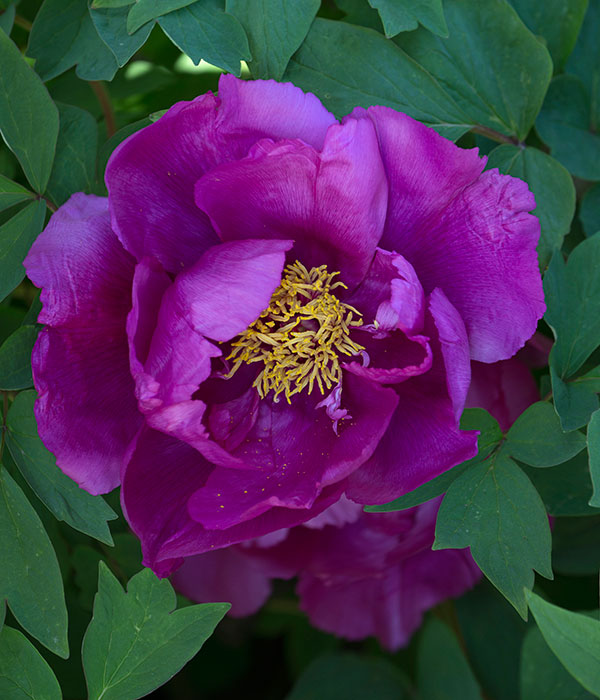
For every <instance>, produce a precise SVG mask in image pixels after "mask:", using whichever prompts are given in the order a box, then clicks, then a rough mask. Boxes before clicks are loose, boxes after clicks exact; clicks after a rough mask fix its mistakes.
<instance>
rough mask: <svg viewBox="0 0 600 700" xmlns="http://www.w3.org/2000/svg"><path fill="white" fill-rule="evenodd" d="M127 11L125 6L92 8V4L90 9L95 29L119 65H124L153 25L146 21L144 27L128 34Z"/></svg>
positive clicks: (148, 34)
mask: <svg viewBox="0 0 600 700" xmlns="http://www.w3.org/2000/svg"><path fill="white" fill-rule="evenodd" d="M128 13H129V9H128V8H127V7H117V8H114V9H113V8H101V9H94V6H93V5H92V8H91V10H90V14H91V16H92V21H93V22H94V26H95V27H96V31H97V32H98V34H99V35H100V38H101V39H102V41H103V42H104V43H105V44H106V45H107V46H108V48H109V49H110V50H111V51H112V52H113V54H114V56H115V58H116V59H117V63H118V64H119V66H124V65H125V64H126V63H127V61H129V59H130V58H131V57H132V56H133V54H134V53H135V52H136V51H138V50H139V49H140V48H141V47H142V46H143V45H144V44H145V43H146V39H147V38H148V37H149V36H150V32H151V31H152V27H153V26H154V23H153V22H148V24H146V26H145V27H142V28H140V29H138V30H137V31H135V32H134V33H133V34H129V33H128V32H127V15H128Z"/></svg>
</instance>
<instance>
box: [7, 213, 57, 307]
mask: <svg viewBox="0 0 600 700" xmlns="http://www.w3.org/2000/svg"><path fill="white" fill-rule="evenodd" d="M45 216H46V204H45V202H43V201H41V200H40V201H37V202H32V203H31V204H28V205H27V206H26V207H25V208H24V209H21V211H20V212H19V213H18V214H15V215H14V216H13V217H12V219H9V220H8V221H7V222H6V223H5V224H2V226H0V301H1V300H2V299H4V297H5V296H6V295H7V294H9V293H10V292H12V290H13V289H14V288H15V287H16V286H17V285H18V284H19V282H21V280H22V279H23V277H25V268H24V267H23V260H24V259H25V256H26V255H27V252H28V250H29V248H31V245H32V244H33V242H34V241H35V239H36V238H37V237H38V235H39V233H40V231H41V230H42V228H43V227H44V219H45Z"/></svg>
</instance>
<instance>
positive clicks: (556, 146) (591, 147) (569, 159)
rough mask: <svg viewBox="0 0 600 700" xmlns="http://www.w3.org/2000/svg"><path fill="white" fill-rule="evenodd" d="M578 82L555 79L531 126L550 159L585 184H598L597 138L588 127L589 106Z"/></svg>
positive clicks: (599, 158) (599, 144)
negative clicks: (559, 163)
mask: <svg viewBox="0 0 600 700" xmlns="http://www.w3.org/2000/svg"><path fill="white" fill-rule="evenodd" d="M590 99H591V98H590V96H589V95H588V93H587V91H586V87H585V85H584V83H583V81H582V80H580V79H579V78H577V77H575V76H573V75H559V76H557V77H556V78H554V80H553V81H552V82H551V83H550V88H549V89H548V94H547V95H546V99H545V100H544V106H543V107H542V111H541V112H540V114H539V116H538V118H537V120H536V123H535V126H536V129H537V132H538V134H539V135H540V138H541V139H542V141H544V143H546V144H547V145H548V146H549V148H550V151H551V153H552V155H553V156H554V157H555V158H556V159H557V160H559V161H560V162H561V163H562V164H563V165H564V166H565V168H567V170H568V171H569V172H570V173H572V174H573V175H577V177H582V178H584V179H586V180H600V134H598V133H597V132H596V131H595V130H594V131H593V130H592V128H591V126H592V103H591V101H590Z"/></svg>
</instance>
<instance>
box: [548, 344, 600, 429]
mask: <svg viewBox="0 0 600 700" xmlns="http://www.w3.org/2000/svg"><path fill="white" fill-rule="evenodd" d="M550 362H552V353H550ZM550 377H551V379H552V393H553V396H554V406H555V408H556V412H557V413H558V415H559V416H560V424H561V426H562V429H563V430H576V429H577V428H581V427H583V426H584V425H587V424H588V422H589V420H590V418H591V417H592V413H593V412H594V411H595V410H596V409H597V408H598V397H597V396H596V394H595V393H594V389H593V387H592V385H590V384H586V383H584V382H579V381H578V379H579V378H578V379H575V380H573V381H568V382H563V380H562V379H561V378H560V377H559V376H558V374H557V372H556V370H555V369H554V367H552V365H551V366H550Z"/></svg>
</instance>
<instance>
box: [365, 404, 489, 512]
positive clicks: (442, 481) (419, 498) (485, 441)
mask: <svg viewBox="0 0 600 700" xmlns="http://www.w3.org/2000/svg"><path fill="white" fill-rule="evenodd" d="M460 427H461V429H462V430H479V431H481V432H480V435H479V437H478V438H477V456H476V457H473V459H470V460H468V461H467V462H463V463H462V464H459V465H458V466H456V467H453V468H452V469H449V470H448V471H446V472H444V473H443V474H440V475H439V476H436V478H435V479H432V480H431V481H428V482H426V483H425V484H423V485H422V486H419V488H417V489H415V490H414V491H411V492H410V493H407V494H404V496H400V497H399V498H397V499H396V500H394V501H391V502H390V503H384V504H383V505H378V506H365V511H366V512H367V513H389V512H392V511H396V510H406V509H407V508H412V507H413V506H417V505H419V504H421V503H425V502H426V501H430V500H431V499H432V498H436V497H437V496H439V495H440V494H442V493H445V492H446V491H447V490H448V487H449V486H450V484H451V483H452V482H453V481H454V480H455V479H456V478H457V477H459V476H460V475H461V474H462V473H463V472H464V471H465V469H468V468H469V467H470V466H471V465H472V464H476V463H477V462H481V460H483V459H485V458H486V457H488V456H489V454H490V452H491V451H492V450H493V449H494V447H495V446H496V445H497V444H498V442H500V440H501V439H502V431H501V430H500V426H499V425H498V421H497V420H496V419H495V418H493V417H492V416H490V414H489V413H488V412H487V411H484V409H483V408H467V409H466V410H465V411H464V413H463V415H462V417H461V420H460Z"/></svg>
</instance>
